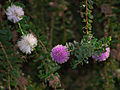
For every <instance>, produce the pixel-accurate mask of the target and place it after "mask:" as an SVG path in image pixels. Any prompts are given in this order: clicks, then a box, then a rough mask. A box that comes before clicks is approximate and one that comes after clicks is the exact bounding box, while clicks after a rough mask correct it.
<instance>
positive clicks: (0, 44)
mask: <svg viewBox="0 0 120 90" xmlns="http://www.w3.org/2000/svg"><path fill="white" fill-rule="evenodd" d="M0 46H1V47H2V50H3V53H4V54H5V57H6V59H7V62H8V64H9V66H10V68H11V69H12V70H13V67H12V65H11V63H10V61H9V60H8V56H7V53H6V51H5V49H4V47H3V45H2V43H1V41H0Z"/></svg>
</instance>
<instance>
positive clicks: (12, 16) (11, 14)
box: [6, 5, 24, 23]
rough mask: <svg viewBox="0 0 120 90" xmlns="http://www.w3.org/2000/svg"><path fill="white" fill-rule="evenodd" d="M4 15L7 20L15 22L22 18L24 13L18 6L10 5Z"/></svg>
mask: <svg viewBox="0 0 120 90" xmlns="http://www.w3.org/2000/svg"><path fill="white" fill-rule="evenodd" d="M6 15H7V17H8V20H10V21H12V22H14V23H17V22H18V21H20V20H22V19H23V17H22V16H23V15H24V11H23V8H21V7H20V6H16V5H11V6H9V7H8V8H7V10H6Z"/></svg>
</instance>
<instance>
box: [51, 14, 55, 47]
mask: <svg viewBox="0 0 120 90" xmlns="http://www.w3.org/2000/svg"><path fill="white" fill-rule="evenodd" d="M53 29H54V12H53V13H52V14H51V29H50V47H52V41H53Z"/></svg>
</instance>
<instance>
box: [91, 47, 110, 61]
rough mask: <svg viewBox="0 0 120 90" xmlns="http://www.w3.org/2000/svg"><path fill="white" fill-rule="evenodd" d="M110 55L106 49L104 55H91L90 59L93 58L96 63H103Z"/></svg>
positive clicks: (108, 49)
mask: <svg viewBox="0 0 120 90" xmlns="http://www.w3.org/2000/svg"><path fill="white" fill-rule="evenodd" d="M109 55H110V48H109V47H107V48H106V51H105V52H104V53H101V54H100V55H97V56H95V55H94V54H92V58H94V59H95V60H96V61H105V60H106V59H107V58H108V57H109Z"/></svg>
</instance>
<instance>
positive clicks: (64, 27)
mask: <svg viewBox="0 0 120 90" xmlns="http://www.w3.org/2000/svg"><path fill="white" fill-rule="evenodd" d="M62 21H63V29H64V40H63V41H64V42H65V41H66V26H65V14H64V11H63V20H62Z"/></svg>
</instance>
